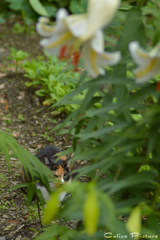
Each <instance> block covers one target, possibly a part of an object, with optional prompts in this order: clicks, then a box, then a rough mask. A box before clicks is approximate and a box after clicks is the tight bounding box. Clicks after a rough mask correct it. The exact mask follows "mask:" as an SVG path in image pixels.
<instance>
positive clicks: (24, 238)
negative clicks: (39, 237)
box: [21, 237, 29, 240]
mask: <svg viewBox="0 0 160 240" xmlns="http://www.w3.org/2000/svg"><path fill="white" fill-rule="evenodd" d="M21 240H29V238H27V237H22V238H21Z"/></svg>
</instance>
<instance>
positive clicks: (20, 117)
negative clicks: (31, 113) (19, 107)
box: [18, 114, 25, 122]
mask: <svg viewBox="0 0 160 240" xmlns="http://www.w3.org/2000/svg"><path fill="white" fill-rule="evenodd" d="M18 120H19V121H21V122H25V119H24V117H23V114H18Z"/></svg>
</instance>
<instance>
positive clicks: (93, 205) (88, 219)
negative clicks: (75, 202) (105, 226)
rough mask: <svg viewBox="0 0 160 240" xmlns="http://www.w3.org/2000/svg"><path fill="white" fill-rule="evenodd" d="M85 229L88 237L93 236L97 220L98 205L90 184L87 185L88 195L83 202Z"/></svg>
mask: <svg viewBox="0 0 160 240" xmlns="http://www.w3.org/2000/svg"><path fill="white" fill-rule="evenodd" d="M83 211H84V219H85V222H84V224H85V228H86V232H87V234H88V235H90V236H92V235H94V234H95V232H96V230H97V225H98V219H99V203H98V198H97V194H96V191H95V189H94V187H93V185H92V184H90V185H88V193H87V197H86V200H85V202H84V207H83Z"/></svg>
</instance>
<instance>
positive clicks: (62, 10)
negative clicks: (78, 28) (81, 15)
mask: <svg viewBox="0 0 160 240" xmlns="http://www.w3.org/2000/svg"><path fill="white" fill-rule="evenodd" d="M67 16H68V12H67V10H66V9H65V8H60V9H59V10H58V11H57V14H56V19H59V20H61V19H64V18H66V17H67Z"/></svg>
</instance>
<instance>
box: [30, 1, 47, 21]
mask: <svg viewBox="0 0 160 240" xmlns="http://www.w3.org/2000/svg"><path fill="white" fill-rule="evenodd" d="M29 3H30V5H31V7H32V8H33V9H34V11H35V12H36V13H38V14H39V15H42V16H46V17H49V15H48V13H47V11H46V9H45V8H44V7H43V5H42V4H41V2H40V1H39V0H29Z"/></svg>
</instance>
